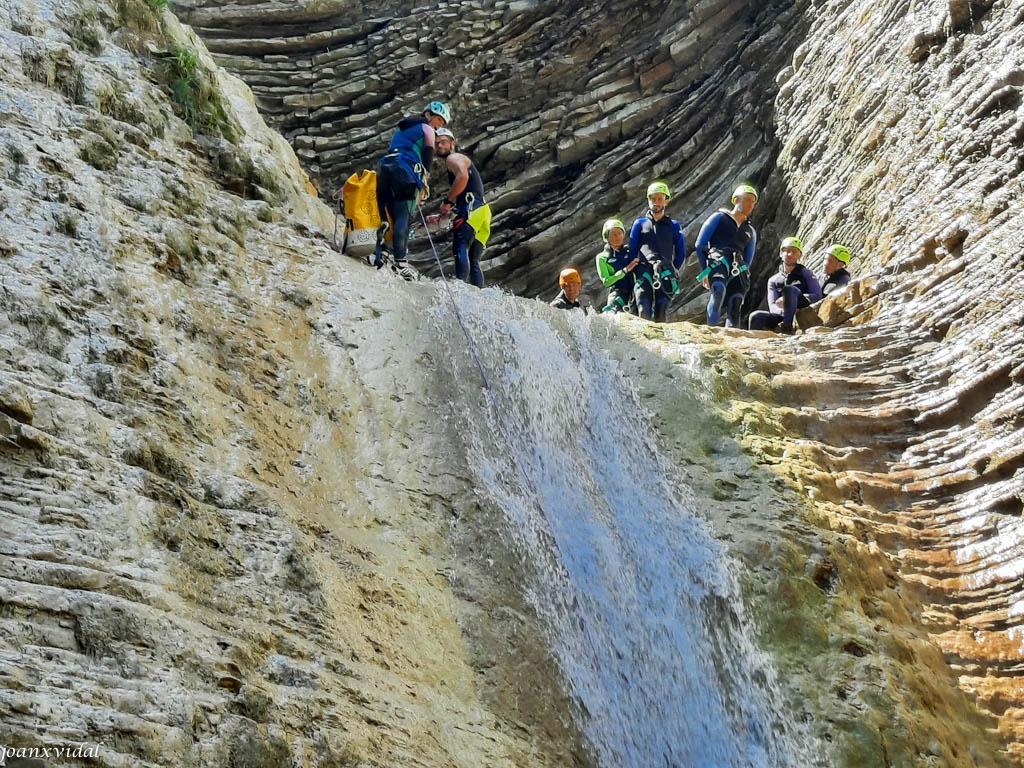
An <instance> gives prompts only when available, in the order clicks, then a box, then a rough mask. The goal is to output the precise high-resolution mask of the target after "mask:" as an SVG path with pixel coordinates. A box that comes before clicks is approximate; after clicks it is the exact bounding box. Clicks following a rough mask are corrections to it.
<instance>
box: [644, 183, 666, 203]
mask: <svg viewBox="0 0 1024 768" xmlns="http://www.w3.org/2000/svg"><path fill="white" fill-rule="evenodd" d="M658 193H661V194H663V195H664V196H665V199H666V200H671V199H672V192H671V190H670V189H669V188H668V184H666V183H665V182H664V181H654V182H651V185H650V186H649V187H647V197H650V196H651V195H656V194H658Z"/></svg>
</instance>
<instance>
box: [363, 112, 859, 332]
mask: <svg viewBox="0 0 1024 768" xmlns="http://www.w3.org/2000/svg"><path fill="white" fill-rule="evenodd" d="M451 119H452V116H451V110H450V109H449V107H448V105H447V104H445V103H444V102H441V101H432V102H430V103H429V104H428V105H427V106H426V107H425V108H424V110H423V113H422V114H421V115H413V116H411V117H406V118H404V119H403V120H402V121H401V122H400V123H399V124H398V129H397V130H396V131H395V132H394V134H393V135H392V137H391V142H390V143H389V145H388V151H387V153H386V154H385V155H384V157H383V158H381V160H380V162H379V163H378V165H377V207H378V210H379V211H380V213H381V218H382V220H383V222H384V223H382V224H381V228H380V230H379V231H378V233H377V246H376V252H375V259H374V263H375V264H376V266H377V268H378V269H379V268H381V267H382V266H383V265H384V259H383V249H384V241H385V237H386V234H387V231H388V228H389V227H392V228H393V229H392V231H391V240H392V253H393V257H392V262H391V266H392V269H394V270H395V271H396V272H397V273H398V274H400V275H401V276H402V277H404V278H406V279H415V277H416V272H415V270H414V269H413V268H412V267H411V266H409V264H408V262H407V260H406V255H407V251H408V242H409V226H410V221H409V220H410V216H411V214H412V211H413V210H414V209H415V207H416V205H417V204H418V203H420V202H422V201H423V200H425V199H426V197H427V196H428V195H429V186H428V184H427V177H428V176H429V172H430V165H431V163H432V162H433V160H434V156H435V154H436V155H437V157H438V158H440V159H442V160H443V161H444V166H445V170H446V171H447V174H448V185H449V189H448V193H447V194H446V196H445V199H444V200H443V201H442V202H441V206H440V209H439V211H438V213H436V214H433V215H431V216H427V217H425V218H426V221H427V223H434V224H436V223H438V222H440V221H442V220H444V219H445V218H448V219H451V220H452V255H453V257H454V259H455V276H456V277H457V278H458V279H459V280H465V281H466V282H469V283H471V284H472V285H475V286H477V287H481V288H482V287H483V284H484V276H483V271H482V270H481V268H480V259H481V257H482V254H483V249H484V246H485V245H486V244H487V240H488V238H489V236H490V229H491V208H490V206H489V205H488V204H487V201H486V199H485V197H484V187H483V181H482V179H481V177H480V173H479V171H478V170H477V168H476V166H475V165H474V164H473V161H472V160H471V159H470V158H469V157H468V156H466V155H465V154H462V153H461V152H458V151H457V150H456V146H457V141H456V138H455V134H454V133H452V131H451V130H450V129H449V128H448V124H449V123H450V122H451ZM671 199H672V191H671V189H670V188H669V186H668V185H667V184H666V183H665V182H663V181H655V182H653V183H652V184H651V185H650V186H649V187H648V188H647V212H646V213H645V214H644V215H643V216H641V217H639V218H638V219H636V221H634V222H633V224H632V226H631V227H630V228H629V230H628V234H627V229H626V225H625V223H624V222H623V221H622V220H621V219H608V220H607V221H605V222H604V225H603V226H602V227H601V239H602V240H603V241H604V248H603V249H602V251H601V252H600V253H599V254H598V256H597V273H598V275H599V276H600V278H601V281H602V283H603V284H604V285H605V287H607V288H608V300H607V303H606V304H605V306H604V311H606V312H630V313H632V314H636V315H639V316H640V317H642V318H645V319H647V320H653V321H654V322H664V321H665V320H666V316H667V313H668V306H669V302H670V301H671V300H672V297H673V296H675V294H676V293H678V291H679V274H680V270H681V269H682V266H683V262H684V261H685V260H686V256H687V253H686V236H685V235H684V234H683V228H682V226H681V225H680V223H679V222H678V221H676V220H675V219H673V218H672V217H671V216H669V214H668V204H669V201H670V200H671ZM757 201H758V194H757V190H756V189H755V188H754V187H752V186H750V185H749V184H741V185H740V186H739V187H737V188H736V190H735V191H734V192H733V194H732V209H728V208H722V209H720V210H718V211H716V212H715V213H713V214H711V216H709V217H708V219H707V220H706V221H705V222H704V224H703V226H701V228H700V232H699V234H698V235H697V242H696V243H695V244H694V250H695V251H696V253H697V259H698V260H699V262H700V266H701V272H700V274H699V275H698V277H697V279H698V281H700V283H701V284H702V285H703V286H704V288H705V289H706V290H707V291H709V293H710V296H709V299H708V305H707V320H708V324H709V325H712V326H717V325H718V324H719V323H720V322H721V319H722V317H723V316H724V317H725V325H726V327H728V328H738V327H740V324H741V316H740V309H741V307H742V304H743V300H744V298H745V297H746V295H747V292H748V290H749V289H750V265H751V263H752V262H753V259H754V251H755V248H756V246H757V232H756V231H755V230H754V227H753V226H752V225H751V222H750V216H751V214H752V213H753V211H754V207H755V206H756V205H757ZM389 221H390V223H389ZM803 250H804V248H803V243H802V242H801V241H800V240H799V238H796V237H787V238H786V239H785V240H783V241H782V247H781V249H780V257H781V261H782V263H781V265H780V268H779V272H778V274H776V275H773V276H772V277H771V278H770V279H769V281H768V310H767V311H763V310H762V311H757V312H753V313H752V314H751V315H750V317H749V318H748V327H749V328H750V329H751V330H766V329H771V330H779V331H782V332H789V333H792V331H793V321H794V318H795V316H796V312H797V310H799V309H801V308H803V307H807V306H810V305H811V304H813V303H815V302H816V301H818V300H820V299H821V298H822V296H823V295H827V294H829V293H831V292H833V291H836V290H838V289H839V288H841V287H843V286H845V285H846V284H847V283H848V282H849V280H850V274H849V272H847V270H846V266H847V264H849V261H850V251H849V249H848V248H846V247H844V246H842V245H838V244H836V245H833V246H831V247H830V248H829V249H828V257H827V260H826V262H825V275H824V276H823V277H822V278H821V279H820V280H819V278H818V277H816V276H815V275H814V274H813V273H812V272H811V271H810V270H809V269H807V267H805V266H804V265H802V264H801V263H800V259H801V258H802V256H803ZM558 282H559V289H560V290H559V293H558V296H556V297H555V299H554V300H553V301H552V302H551V305H552V306H555V307H561V308H563V309H572V308H575V307H579V306H580V302H579V296H580V293H581V291H582V288H583V278H582V275H581V274H580V272H579V270H577V269H576V268H575V267H568V268H566V269H564V270H562V272H561V274H560V275H559V280H558Z"/></svg>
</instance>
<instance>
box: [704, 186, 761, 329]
mask: <svg viewBox="0 0 1024 768" xmlns="http://www.w3.org/2000/svg"><path fill="white" fill-rule="evenodd" d="M756 205H757V190H756V189H754V187H752V186H750V185H749V184H741V185H740V186H738V187H736V190H735V191H734V192H733V193H732V210H729V209H728V208H721V209H719V210H718V211H715V212H714V213H713V214H711V215H710V216H709V217H708V218H707V221H705V222H704V224H703V225H701V228H700V232H699V233H698V234H697V243H696V244H695V245H694V250H696V251H697V259H698V260H699V261H700V266H701V270H702V271H701V273H700V274H699V275H698V276H697V280H699V281H700V283H701V285H703V286H704V288H706V289H707V290H709V291H711V296H710V298H709V299H708V310H707V316H708V325H710V326H712V327H715V326H717V325H718V323H719V322H720V320H721V317H722V312H723V310H724V311H725V316H726V321H725V327H726V328H739V327H740V311H741V309H742V307H743V299H744V298H746V295H747V291H748V290H749V289H750V264H751V262H753V260H754V250H755V249H756V248H757V232H756V231H755V230H754V227H753V225H752V224H751V223H750V216H751V214H752V213H753V212H754V207H755V206H756Z"/></svg>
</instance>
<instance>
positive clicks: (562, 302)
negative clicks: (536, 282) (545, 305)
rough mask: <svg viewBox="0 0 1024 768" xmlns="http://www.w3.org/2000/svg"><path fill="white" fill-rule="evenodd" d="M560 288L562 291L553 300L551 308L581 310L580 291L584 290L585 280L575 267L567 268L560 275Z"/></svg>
mask: <svg viewBox="0 0 1024 768" xmlns="http://www.w3.org/2000/svg"><path fill="white" fill-rule="evenodd" d="M558 286H559V287H560V288H561V290H560V291H559V292H558V295H557V296H555V298H553V299H552V300H551V306H552V307H557V308H558V309H579V308H580V306H581V305H580V302H579V298H580V291H582V290H583V278H581V277H580V273H579V271H578V270H577V269H576V268H575V267H566V268H565V269H563V270H562V271H561V273H559V275H558Z"/></svg>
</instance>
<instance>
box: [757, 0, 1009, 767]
mask: <svg viewBox="0 0 1024 768" xmlns="http://www.w3.org/2000/svg"><path fill="white" fill-rule="evenodd" d="M813 19H814V22H815V23H814V24H812V25H811V27H810V30H811V31H810V33H809V35H808V39H807V42H806V43H805V44H804V45H803V46H802V47H801V48H800V49H799V50H798V51H797V52H796V53H795V55H794V59H793V63H792V66H791V67H790V68H787V69H786V70H785V71H784V72H783V73H782V74H781V76H780V80H781V81H782V82H783V85H782V89H781V91H780V94H779V96H778V98H777V100H776V114H777V123H778V126H779V136H780V141H781V152H780V155H779V166H780V169H781V170H782V172H783V174H784V176H785V179H786V186H787V188H788V189H789V190H790V194H791V198H792V204H793V209H794V214H795V216H796V219H797V221H798V231H799V232H800V233H801V234H802V235H803V237H804V239H805V241H810V243H811V244H812V246H815V245H819V244H824V243H826V242H827V241H831V240H833V239H839V240H842V241H844V242H848V243H849V244H850V245H851V246H852V247H853V248H854V252H855V253H859V254H862V256H861V258H860V259H857V260H855V261H854V262H853V266H854V271H855V272H857V273H862V274H864V273H867V274H870V275H871V277H869V278H866V279H864V280H863V281H862V283H861V285H860V286H858V287H855V289H854V290H853V291H852V292H851V293H850V294H848V295H847V296H846V297H844V298H843V299H842V300H841V301H840V302H838V304H837V306H835V307H834V308H833V309H832V310H831V312H832V313H833V314H832V322H833V323H835V322H839V321H846V322H847V324H848V325H852V326H855V327H852V328H849V329H847V330H843V331H841V332H838V331H836V332H831V333H827V334H822V335H814V336H812V337H807V340H806V342H805V345H799V344H798V345H794V346H787V350H792V351H794V352H798V351H799V352H802V354H801V355H800V358H798V359H799V362H796V361H794V363H793V364H794V366H795V368H794V369H790V370H787V369H788V368H789V366H788V365H785V366H782V367H781V368H777V369H776V371H777V373H776V374H775V375H773V376H772V377H771V382H772V383H771V390H772V392H773V393H774V394H775V395H776V396H778V397H780V398H781V399H782V401H784V402H785V403H786V404H787V405H789V406H791V407H793V408H796V409H798V410H797V414H798V415H797V414H794V415H795V416H796V417H797V418H798V419H799V421H798V424H799V426H800V432H801V433H802V435H803V437H804V439H803V440H801V441H799V442H798V443H796V444H794V445H792V446H791V447H790V449H789V450H790V453H791V456H792V457H793V458H796V460H797V462H796V463H797V464H798V465H800V466H801V467H802V469H801V470H800V472H799V474H800V476H801V477H802V478H803V480H804V481H805V482H807V483H808V484H809V485H812V486H813V487H816V488H819V489H820V491H819V492H820V493H821V494H823V498H824V502H825V504H824V506H825V507H826V508H827V509H828V510H829V514H830V515H831V516H832V519H833V525H835V526H837V527H838V528H840V529H841V530H845V531H848V532H849V534H850V535H851V536H852V537H854V538H857V539H859V540H861V541H864V542H866V543H868V544H869V545H871V546H878V547H880V548H881V550H882V551H883V552H885V553H886V556H887V557H888V558H889V560H890V561H891V562H892V563H893V565H894V566H895V568H896V570H897V572H898V573H899V574H900V577H901V581H902V582H903V583H905V584H907V585H911V586H912V587H913V588H914V593H915V594H917V595H919V596H920V597H919V599H920V601H921V607H920V612H919V616H918V618H919V620H920V621H921V622H922V623H923V625H924V626H925V627H927V628H928V630H929V632H930V633H931V635H932V637H933V639H934V641H935V642H936V643H937V644H938V646H939V647H940V648H941V649H942V650H943V652H944V654H945V656H946V658H947V660H948V661H949V663H950V664H951V665H952V668H953V669H954V670H956V671H957V673H958V674H959V676H960V684H961V686H962V687H963V688H964V689H965V690H967V691H970V692H972V693H974V694H975V695H977V697H978V699H979V701H980V702H981V703H982V704H983V706H985V707H986V708H988V709H989V710H990V711H991V712H993V713H994V714H996V715H997V716H998V717H999V728H1000V730H1001V731H1002V732H1003V733H1004V734H1005V735H1006V736H1007V737H1008V738H1009V739H1011V740H1012V741H1013V742H1014V747H1013V755H1014V759H1015V760H1016V761H1020V760H1021V756H1022V754H1024V752H1022V750H1021V746H1020V744H1021V741H1022V738H1024V729H1022V726H1024V698H1022V691H1024V687H1022V684H1021V677H1020V670H1021V661H1022V659H1024V643H1022V639H1024V638H1022V635H1021V617H1020V605H1021V599H1022V592H1021V586H1022V582H1021V574H1022V572H1024V571H1022V568H1024V563H1022V562H1021V559H1020V550H1019V546H1018V539H1019V536H1020V530H1021V516H1022V512H1024V449H1022V447H1021V446H1022V445H1024V441H1022V440H1021V438H1022V435H1024V432H1022V430H1024V423H1022V420H1021V414H1022V410H1021V407H1022V405H1024V366H1022V363H1024V355H1022V346H1021V345H1022V342H1024V334H1022V332H1021V328H1022V326H1024V309H1022V305H1021V302H1020V297H1019V291H1018V290H1017V283H1018V280H1019V277H1020V275H1021V271H1022V266H1024V217H1022V216H1021V215H1020V208H1019V198H1020V193H1021V189H1022V184H1021V172H1022V170H1024V152H1022V149H1024V109H1022V91H1024V8H1022V7H1021V5H1020V4H1019V3H1013V2H972V3H960V2H912V3H900V2H891V3H867V2H865V3H819V4H816V6H815V8H814V10H813ZM773 362H777V361H773ZM790 371H792V372H790ZM812 371H813V373H812Z"/></svg>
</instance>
